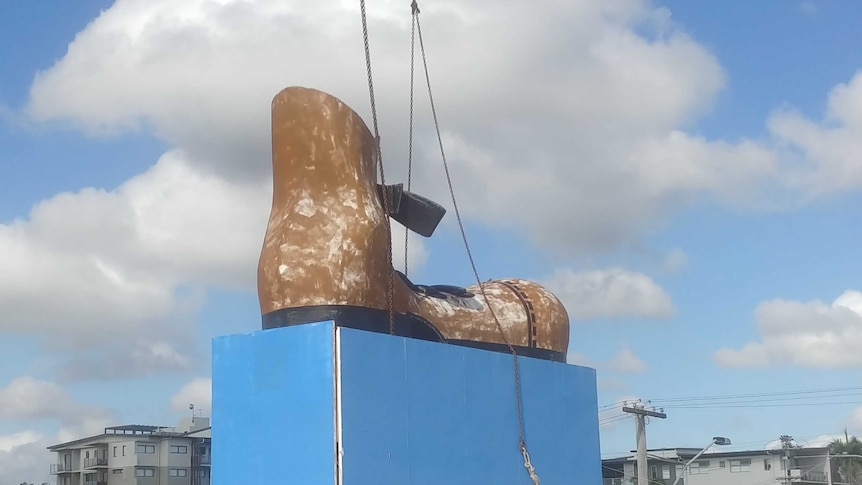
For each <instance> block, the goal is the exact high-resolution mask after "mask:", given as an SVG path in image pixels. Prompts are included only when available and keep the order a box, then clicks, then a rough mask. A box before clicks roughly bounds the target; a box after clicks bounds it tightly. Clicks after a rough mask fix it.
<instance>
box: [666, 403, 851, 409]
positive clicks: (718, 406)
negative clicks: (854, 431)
mask: <svg viewBox="0 0 862 485" xmlns="http://www.w3.org/2000/svg"><path fill="white" fill-rule="evenodd" d="M842 404H862V401H840V402H810V403H793V404H787V403H784V404H720V403H719V404H680V405H673V404H669V405H667V406H665V407H666V408H673V409H721V408H773V407H799V406H836V405H842Z"/></svg>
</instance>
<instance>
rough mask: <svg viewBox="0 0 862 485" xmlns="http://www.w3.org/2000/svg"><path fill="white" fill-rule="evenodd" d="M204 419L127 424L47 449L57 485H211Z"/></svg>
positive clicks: (208, 431)
mask: <svg viewBox="0 0 862 485" xmlns="http://www.w3.org/2000/svg"><path fill="white" fill-rule="evenodd" d="M210 431H211V429H210V425H209V419H207V418H191V419H186V420H183V422H181V423H180V426H178V427H174V428H167V427H163V426H144V425H125V426H114V427H110V428H105V430H104V432H103V433H102V434H99V435H95V436H89V437H86V438H81V439H77V440H74V441H69V442H66V443H60V444H57V445H53V446H49V447H48V450H49V451H52V452H54V453H56V463H54V464H53V465H51V466H50V473H51V474H52V475H55V476H56V477H57V481H56V485H133V484H134V485H138V484H141V485H148V484H152V485H157V484H159V485H161V484H167V485H209V483H210V449H211V447H210V438H211V434H210Z"/></svg>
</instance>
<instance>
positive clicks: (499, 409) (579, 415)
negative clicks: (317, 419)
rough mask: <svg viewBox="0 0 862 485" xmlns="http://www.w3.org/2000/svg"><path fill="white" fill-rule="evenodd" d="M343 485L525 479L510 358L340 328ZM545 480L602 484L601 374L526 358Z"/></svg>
mask: <svg viewBox="0 0 862 485" xmlns="http://www.w3.org/2000/svg"><path fill="white" fill-rule="evenodd" d="M339 332H340V333H341V388H342V422H343V424H342V427H343V431H342V434H343V450H344V457H343V460H344V467H343V468H344V470H343V476H344V482H343V483H344V485H372V484H374V485H388V484H392V485H395V484H398V485H404V484H410V485H432V484H434V485H437V484H440V483H446V484H476V483H488V484H491V483H493V484H501V485H505V484H527V483H530V480H529V477H528V475H527V472H526V470H525V469H524V466H523V460H522V457H521V455H520V453H519V450H518V431H517V412H516V404H515V398H514V380H513V379H514V378H513V365H512V364H513V362H512V357H511V355H508V354H500V353H495V352H488V351H481V350H477V349H470V348H464V347H457V346H450V345H442V344H435V343H432V342H424V341H419V340H411V339H405V338H399V337H392V336H389V335H381V334H374V333H368V332H361V331H356V330H351V329H345V328H341V329H339ZM519 362H520V363H521V381H522V400H523V408H524V421H525V423H524V424H525V430H526V439H527V444H528V447H529V450H530V454H531V457H532V462H533V464H534V466H535V467H536V471H537V472H538V474H539V477H540V478H541V480H542V483H548V484H552V483H553V484H556V483H566V484H568V483H577V484H579V485H599V484H601V457H600V452H599V426H598V417H597V402H596V378H595V371H594V370H593V369H590V368H586V367H580V366H573V365H566V364H561V363H555V362H547V361H541V360H535V359H528V358H521V359H520V360H519Z"/></svg>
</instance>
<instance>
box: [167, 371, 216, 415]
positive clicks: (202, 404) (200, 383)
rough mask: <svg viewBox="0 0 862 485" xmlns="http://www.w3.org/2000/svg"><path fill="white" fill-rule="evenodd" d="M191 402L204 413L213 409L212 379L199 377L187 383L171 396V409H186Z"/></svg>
mask: <svg viewBox="0 0 862 485" xmlns="http://www.w3.org/2000/svg"><path fill="white" fill-rule="evenodd" d="M189 404H194V405H195V409H199V410H202V411H203V412H204V413H206V412H209V411H211V410H212V379H207V378H197V379H194V380H192V381H190V382H188V383H187V384H185V385H184V386H183V387H182V388H180V390H179V391H177V393H176V394H174V396H173V397H172V398H171V409H173V410H174V411H186V410H188V408H189Z"/></svg>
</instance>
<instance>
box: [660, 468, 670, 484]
mask: <svg viewBox="0 0 862 485" xmlns="http://www.w3.org/2000/svg"><path fill="white" fill-rule="evenodd" d="M661 479H662V480H670V465H662V466H661Z"/></svg>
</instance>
